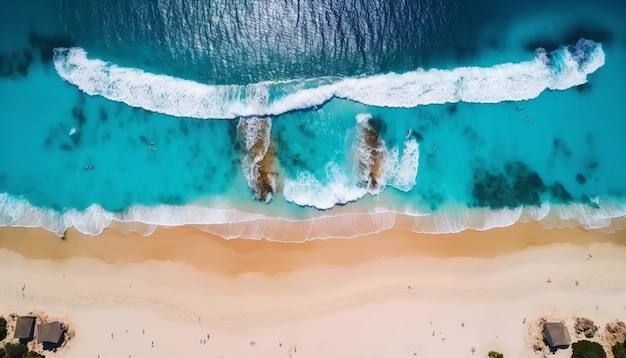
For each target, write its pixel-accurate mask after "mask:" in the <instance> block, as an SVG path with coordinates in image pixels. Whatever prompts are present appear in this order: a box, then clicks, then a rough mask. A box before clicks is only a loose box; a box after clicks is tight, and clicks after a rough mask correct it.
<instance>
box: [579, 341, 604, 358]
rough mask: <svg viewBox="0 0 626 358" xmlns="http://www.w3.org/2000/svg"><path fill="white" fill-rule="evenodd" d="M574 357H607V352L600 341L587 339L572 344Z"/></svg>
mask: <svg viewBox="0 0 626 358" xmlns="http://www.w3.org/2000/svg"><path fill="white" fill-rule="evenodd" d="M572 350H573V352H572V358H606V352H605V351H604V349H603V348H602V345H601V344H600V343H596V342H590V341H587V340H582V341H578V342H576V343H574V344H572Z"/></svg>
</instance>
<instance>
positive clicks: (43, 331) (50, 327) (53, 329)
mask: <svg viewBox="0 0 626 358" xmlns="http://www.w3.org/2000/svg"><path fill="white" fill-rule="evenodd" d="M63 333H65V332H64V330H63V326H62V325H61V322H59V321H54V322H50V323H45V324H40V325H38V326H37V343H44V344H46V343H48V344H53V345H58V344H60V343H61V339H62V338H63Z"/></svg>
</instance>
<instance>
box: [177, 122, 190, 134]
mask: <svg viewBox="0 0 626 358" xmlns="http://www.w3.org/2000/svg"><path fill="white" fill-rule="evenodd" d="M178 129H179V130H180V132H181V133H182V134H183V135H184V136H185V137H187V136H188V135H189V126H188V125H187V121H186V120H185V119H182V118H181V119H180V120H179V121H178Z"/></svg>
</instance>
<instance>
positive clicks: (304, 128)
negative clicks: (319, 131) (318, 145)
mask: <svg viewBox="0 0 626 358" xmlns="http://www.w3.org/2000/svg"><path fill="white" fill-rule="evenodd" d="M298 130H299V131H300V132H302V135H303V136H305V137H306V138H309V139H313V138H315V132H314V131H312V130H311V129H310V128H309V127H307V126H306V125H305V123H300V124H298Z"/></svg>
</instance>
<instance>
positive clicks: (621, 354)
mask: <svg viewBox="0 0 626 358" xmlns="http://www.w3.org/2000/svg"><path fill="white" fill-rule="evenodd" d="M611 350H612V351H613V356H614V357H615V358H626V341H624V342H621V343H620V342H617V343H615V345H614V346H613V347H612V348H611Z"/></svg>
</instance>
